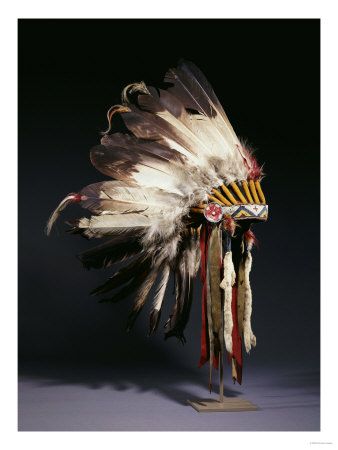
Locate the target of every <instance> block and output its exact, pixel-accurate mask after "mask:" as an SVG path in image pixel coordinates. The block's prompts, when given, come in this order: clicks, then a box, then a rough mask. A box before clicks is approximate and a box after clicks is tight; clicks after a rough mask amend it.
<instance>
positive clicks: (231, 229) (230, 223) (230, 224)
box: [223, 216, 236, 236]
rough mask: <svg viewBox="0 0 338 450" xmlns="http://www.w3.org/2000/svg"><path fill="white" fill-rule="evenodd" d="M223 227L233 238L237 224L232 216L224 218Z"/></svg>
mask: <svg viewBox="0 0 338 450" xmlns="http://www.w3.org/2000/svg"><path fill="white" fill-rule="evenodd" d="M223 227H224V229H225V230H226V231H228V233H229V234H230V235H231V236H233V235H234V233H235V229H236V222H235V221H234V219H233V218H232V217H231V216H224V219H223Z"/></svg>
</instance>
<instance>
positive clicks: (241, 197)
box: [230, 181, 248, 205]
mask: <svg viewBox="0 0 338 450" xmlns="http://www.w3.org/2000/svg"><path fill="white" fill-rule="evenodd" d="M230 186H231V187H232V189H233V190H234V191H235V192H236V194H237V196H238V198H239V199H240V201H241V202H242V203H244V204H245V205H246V204H247V203H248V202H247V201H246V200H245V197H244V195H243V194H242V192H241V191H240V189H239V187H238V186H237V184H236V183H235V182H234V181H233V182H232V183H230Z"/></svg>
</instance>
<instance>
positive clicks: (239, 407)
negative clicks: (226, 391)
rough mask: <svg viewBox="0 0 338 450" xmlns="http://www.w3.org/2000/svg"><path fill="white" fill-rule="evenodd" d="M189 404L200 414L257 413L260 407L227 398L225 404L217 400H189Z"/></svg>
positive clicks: (237, 399) (242, 400) (241, 400)
mask: <svg viewBox="0 0 338 450" xmlns="http://www.w3.org/2000/svg"><path fill="white" fill-rule="evenodd" d="M187 402H188V404H189V405H190V406H192V407H193V408H194V409H196V411H198V412H233V411H257V410H258V407H257V406H256V405H254V404H253V403H251V402H249V401H248V400H244V399H242V398H232V397H226V398H224V399H223V402H220V401H219V400H215V399H210V398H209V399H206V400H187Z"/></svg>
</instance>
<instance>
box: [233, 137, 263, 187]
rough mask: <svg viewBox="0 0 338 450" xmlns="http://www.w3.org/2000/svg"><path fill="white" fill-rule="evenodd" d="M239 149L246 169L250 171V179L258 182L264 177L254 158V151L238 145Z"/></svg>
mask: <svg viewBox="0 0 338 450" xmlns="http://www.w3.org/2000/svg"><path fill="white" fill-rule="evenodd" d="M237 148H238V150H239V151H240V153H241V155H242V157H243V160H244V164H245V166H246V168H247V169H248V172H249V179H251V180H257V179H258V178H260V177H261V176H262V168H261V166H260V165H259V164H258V162H257V160H256V158H255V157H254V156H253V150H251V149H250V148H249V147H244V145H241V146H239V145H237Z"/></svg>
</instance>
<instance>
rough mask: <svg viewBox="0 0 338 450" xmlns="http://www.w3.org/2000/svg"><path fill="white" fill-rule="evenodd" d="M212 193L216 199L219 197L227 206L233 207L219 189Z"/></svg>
mask: <svg viewBox="0 0 338 450" xmlns="http://www.w3.org/2000/svg"><path fill="white" fill-rule="evenodd" d="M212 192H213V193H214V194H215V197H217V198H218V199H219V200H221V202H223V203H224V204H225V205H227V206H232V205H231V203H230V202H229V200H228V199H227V198H225V197H224V195H222V194H221V193H220V192H219V191H218V190H217V189H213V190H212Z"/></svg>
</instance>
